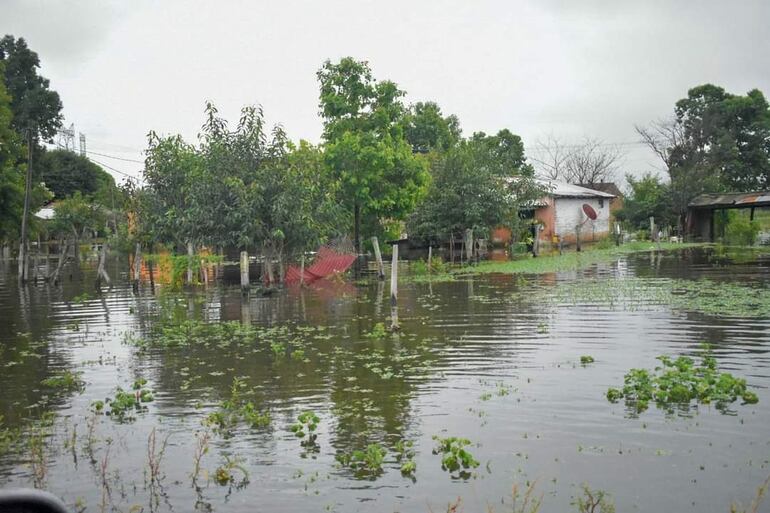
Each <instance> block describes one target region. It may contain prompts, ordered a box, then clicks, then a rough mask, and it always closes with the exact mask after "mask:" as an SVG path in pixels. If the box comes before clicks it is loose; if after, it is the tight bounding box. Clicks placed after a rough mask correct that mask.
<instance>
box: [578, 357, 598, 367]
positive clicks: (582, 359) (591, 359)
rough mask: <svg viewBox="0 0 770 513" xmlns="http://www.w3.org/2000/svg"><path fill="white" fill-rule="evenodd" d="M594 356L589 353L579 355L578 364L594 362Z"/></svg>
mask: <svg viewBox="0 0 770 513" xmlns="http://www.w3.org/2000/svg"><path fill="white" fill-rule="evenodd" d="M594 361H595V360H594V357H593V356H591V355H583V356H581V357H580V365H588V364H589V363H594Z"/></svg>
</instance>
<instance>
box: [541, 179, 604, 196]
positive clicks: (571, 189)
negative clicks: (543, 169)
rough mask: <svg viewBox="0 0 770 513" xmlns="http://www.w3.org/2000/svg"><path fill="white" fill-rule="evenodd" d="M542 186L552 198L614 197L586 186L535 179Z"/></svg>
mask: <svg viewBox="0 0 770 513" xmlns="http://www.w3.org/2000/svg"><path fill="white" fill-rule="evenodd" d="M537 181H538V183H540V184H541V185H542V186H543V187H545V188H546V189H547V190H548V191H550V192H549V196H553V197H554V198H614V197H615V195H614V194H609V193H607V192H602V191H596V190H594V189H588V188H587V187H581V186H579V185H572V184H571V183H566V182H559V181H556V180H545V179H542V178H538V179H537Z"/></svg>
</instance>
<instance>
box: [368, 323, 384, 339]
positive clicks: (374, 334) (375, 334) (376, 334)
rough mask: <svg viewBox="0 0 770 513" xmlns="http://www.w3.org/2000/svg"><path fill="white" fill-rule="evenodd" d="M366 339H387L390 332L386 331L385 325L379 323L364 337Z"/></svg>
mask: <svg viewBox="0 0 770 513" xmlns="http://www.w3.org/2000/svg"><path fill="white" fill-rule="evenodd" d="M364 336H365V337H366V338H385V337H387V336H388V330H387V329H385V324H383V323H381V322H378V323H377V324H375V325H374V327H373V328H372V331H370V332H369V333H367V334H366V335H364Z"/></svg>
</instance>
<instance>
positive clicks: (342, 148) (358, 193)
mask: <svg viewBox="0 0 770 513" xmlns="http://www.w3.org/2000/svg"><path fill="white" fill-rule="evenodd" d="M317 76H318V80H319V82H320V89H321V94H320V103H319V107H320V112H321V116H322V118H323V120H324V134H323V137H324V147H325V161H326V163H327V165H328V167H329V169H330V171H331V173H332V176H333V177H334V179H335V180H337V181H338V182H339V184H340V201H341V202H342V204H344V205H345V207H346V208H347V209H348V210H349V211H350V212H351V213H352V214H353V239H354V243H355V246H356V249H357V250H359V251H360V249H361V226H362V222H363V221H364V219H363V218H368V219H367V220H383V219H388V218H389V219H402V218H403V217H404V216H405V215H406V214H407V213H408V212H410V211H411V209H412V208H413V207H414V205H415V203H416V201H417V200H418V198H419V197H420V194H421V193H422V192H423V188H424V186H425V185H426V183H427V181H428V174H427V170H426V163H425V161H424V160H422V159H419V158H417V157H415V156H414V155H413V153H412V146H411V145H410V144H409V142H408V141H407V140H406V137H405V135H404V123H403V121H404V114H405V109H404V106H403V103H402V101H401V98H402V97H403V96H404V92H403V91H401V90H400V89H398V87H397V86H396V84H395V83H393V82H390V81H382V82H377V81H376V80H375V79H374V77H373V75H372V72H371V69H370V68H369V65H368V63H367V62H365V61H356V60H355V59H353V58H352V57H345V58H343V59H342V60H340V62H339V63H332V62H330V61H326V62H325V63H324V64H323V66H322V67H321V69H320V70H319V71H318V74H317ZM366 224H369V223H366Z"/></svg>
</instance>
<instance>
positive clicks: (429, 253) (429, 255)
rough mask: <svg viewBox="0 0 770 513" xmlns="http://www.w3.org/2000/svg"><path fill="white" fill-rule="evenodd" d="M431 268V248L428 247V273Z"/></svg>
mask: <svg viewBox="0 0 770 513" xmlns="http://www.w3.org/2000/svg"><path fill="white" fill-rule="evenodd" d="M432 268H433V246H430V245H428V272H431V269H432Z"/></svg>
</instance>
